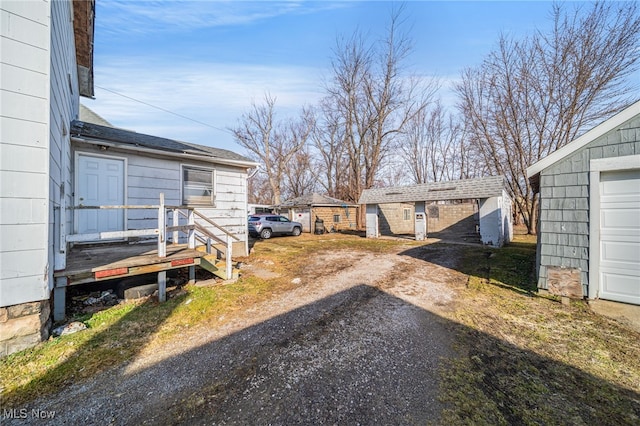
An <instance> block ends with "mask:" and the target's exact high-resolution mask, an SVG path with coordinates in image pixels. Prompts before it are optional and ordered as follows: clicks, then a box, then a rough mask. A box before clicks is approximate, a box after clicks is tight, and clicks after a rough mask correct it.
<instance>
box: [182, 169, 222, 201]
mask: <svg viewBox="0 0 640 426" xmlns="http://www.w3.org/2000/svg"><path fill="white" fill-rule="evenodd" d="M214 180H215V171H214V170H210V169H201V168H197V167H191V166H183V167H182V204H184V205H198V206H214V205H215V200H216V196H215V191H214V188H215V182H214Z"/></svg>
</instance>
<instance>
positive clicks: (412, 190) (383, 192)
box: [358, 176, 504, 204]
mask: <svg viewBox="0 0 640 426" xmlns="http://www.w3.org/2000/svg"><path fill="white" fill-rule="evenodd" d="M503 189H504V178H503V177H502V176H490V177H484V178H478V179H464V180H451V181H447V182H431V183H423V184H419V185H411V186H396V187H391V188H372V189H365V190H364V191H362V194H361V195H360V200H359V201H358V203H359V204H384V203H404V202H413V201H441V200H467V199H474V198H490V197H496V196H500V195H502V190H503Z"/></svg>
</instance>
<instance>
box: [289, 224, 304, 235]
mask: <svg viewBox="0 0 640 426" xmlns="http://www.w3.org/2000/svg"><path fill="white" fill-rule="evenodd" d="M301 233H302V231H301V230H300V228H298V227H297V226H296V227H295V228H293V231H291V235H293V236H294V237H297V236H299V235H300V234H301Z"/></svg>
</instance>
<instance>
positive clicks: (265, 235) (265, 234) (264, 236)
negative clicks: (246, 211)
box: [260, 228, 272, 240]
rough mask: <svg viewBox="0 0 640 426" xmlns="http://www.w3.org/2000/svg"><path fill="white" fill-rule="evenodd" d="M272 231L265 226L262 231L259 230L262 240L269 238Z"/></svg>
mask: <svg viewBox="0 0 640 426" xmlns="http://www.w3.org/2000/svg"><path fill="white" fill-rule="evenodd" d="M271 235H272V232H271V229H269V228H265V229H263V230H262V232H260V237H261V238H262V239H264V240H268V239H269V238H271Z"/></svg>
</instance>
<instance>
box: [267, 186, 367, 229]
mask: <svg viewBox="0 0 640 426" xmlns="http://www.w3.org/2000/svg"><path fill="white" fill-rule="evenodd" d="M275 207H276V208H277V209H278V210H280V211H282V212H283V213H285V214H287V215H288V216H289V218H290V219H291V220H295V221H296V222H300V223H302V228H303V231H304V232H311V231H312V230H315V226H314V225H313V224H312V222H314V221H315V220H316V219H321V220H322V221H323V226H324V229H325V231H332V230H333V231H343V230H349V229H351V230H353V229H355V228H356V226H357V218H358V209H359V206H358V205H357V204H351V203H347V202H346V201H343V200H339V199H337V198H333V197H329V196H327V195H322V194H317V193H315V192H314V193H313V194H308V195H303V196H301V197H296V198H292V199H289V200H287V201H285V202H283V203H282V204H280V205H278V206H275Z"/></svg>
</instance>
